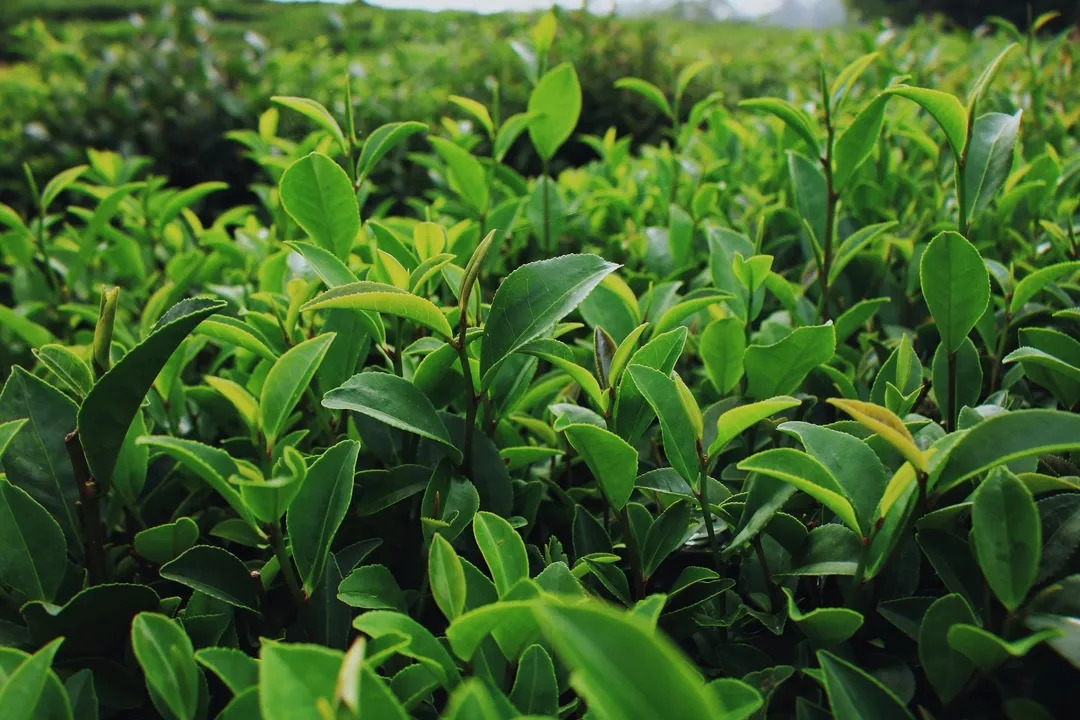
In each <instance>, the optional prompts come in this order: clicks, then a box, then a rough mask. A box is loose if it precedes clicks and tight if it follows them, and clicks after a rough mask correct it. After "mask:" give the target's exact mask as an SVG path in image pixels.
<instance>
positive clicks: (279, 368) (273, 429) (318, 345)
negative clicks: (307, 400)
mask: <svg viewBox="0 0 1080 720" xmlns="http://www.w3.org/2000/svg"><path fill="white" fill-rule="evenodd" d="M334 337H335V335H334V334H333V333H326V334H323V335H319V336H318V337H314V338H311V339H310V340H305V341H304V342H302V343H300V344H299V345H296V346H295V347H293V348H291V349H290V350H289V351H288V352H286V353H285V354H284V355H282V356H281V357H280V358H278V359H277V361H276V362H275V363H274V366H273V367H272V368H270V372H268V373H267V374H266V379H265V380H264V381H263V388H262V394H261V395H260V396H259V427H260V429H261V430H262V435H263V437H264V438H266V446H267V448H273V447H274V443H275V441H276V440H277V439H278V436H279V435H280V434H281V433H282V431H284V430H285V429H286V422H287V421H288V419H289V414H290V413H291V412H292V411H293V408H295V407H296V404H297V403H298V402H300V398H301V396H302V395H303V394H304V390H306V389H307V387H308V385H310V384H311V379H312V378H314V377H315V371H316V370H318V369H319V365H320V364H321V363H322V359H323V357H325V356H326V351H327V349H328V348H329V347H330V343H331V342H333V341H334Z"/></svg>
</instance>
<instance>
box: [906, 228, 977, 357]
mask: <svg viewBox="0 0 1080 720" xmlns="http://www.w3.org/2000/svg"><path fill="white" fill-rule="evenodd" d="M919 282H920V283H921V284H922V291H923V299H925V300H926V306H927V307H928V308H930V314H931V315H933V316H934V323H935V324H936V325H937V328H938V333H939V334H940V335H941V342H942V343H944V345H945V347H946V348H948V350H949V352H956V350H957V349H958V348H959V347H960V343H962V342H963V341H964V338H966V337H967V335H968V333H969V332H971V328H973V327H975V323H976V322H978V321H979V318H980V317H982V314H983V312H985V311H986V305H987V303H988V302H989V300H990V276H989V274H988V273H987V270H986V266H985V265H984V264H983V260H982V256H981V255H979V251H978V250H976V249H975V246H974V245H972V244H971V243H970V242H968V241H967V240H966V239H965V238H964V236H963V235H961V234H960V233H956V232H952V231H950V230H946V231H945V232H942V233H939V234H938V235H937V236H936V237H935V238H934V239H933V240H932V241H931V242H930V245H928V246H927V248H926V251H925V252H924V253H923V254H922V260H921V261H920V263H919Z"/></svg>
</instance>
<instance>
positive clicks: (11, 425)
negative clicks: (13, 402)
mask: <svg viewBox="0 0 1080 720" xmlns="http://www.w3.org/2000/svg"><path fill="white" fill-rule="evenodd" d="M28 422H30V419H29V418H22V419H20V420H8V421H7V422H3V423H0V458H2V457H3V456H4V451H6V450H7V449H8V445H10V444H11V441H12V440H13V439H14V438H15V436H16V435H18V434H19V431H20V430H22V429H23V426H24V425H26V423H28Z"/></svg>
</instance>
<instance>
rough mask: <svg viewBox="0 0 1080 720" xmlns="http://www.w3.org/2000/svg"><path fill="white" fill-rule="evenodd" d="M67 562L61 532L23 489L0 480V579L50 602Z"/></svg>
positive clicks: (36, 597) (23, 591) (32, 595)
mask: <svg viewBox="0 0 1080 720" xmlns="http://www.w3.org/2000/svg"><path fill="white" fill-rule="evenodd" d="M66 564H67V549H66V545H65V541H64V532H63V530H61V529H60V525H59V524H57V522H56V520H54V519H53V518H52V517H51V516H50V515H49V513H48V511H46V510H45V508H43V507H42V506H41V505H40V504H38V503H37V502H36V501H35V500H34V499H33V498H32V497H31V496H30V495H29V494H28V493H27V492H26V491H25V490H22V489H21V488H19V487H16V486H15V485H12V484H11V483H10V482H8V481H7V480H0V582H2V583H3V584H4V585H5V586H8V587H10V588H13V589H15V590H17V591H18V592H19V593H21V594H22V595H23V596H24V597H25V599H26V600H46V601H49V602H51V601H52V600H53V599H54V597H55V596H56V593H57V591H58V590H59V589H60V584H61V582H62V581H63V579H64V570H65V567H66Z"/></svg>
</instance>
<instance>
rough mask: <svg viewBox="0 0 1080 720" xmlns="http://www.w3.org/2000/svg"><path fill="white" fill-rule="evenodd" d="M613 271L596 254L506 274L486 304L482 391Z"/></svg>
mask: <svg viewBox="0 0 1080 720" xmlns="http://www.w3.org/2000/svg"><path fill="white" fill-rule="evenodd" d="M617 267H619V266H618V265H615V264H613V263H609V262H607V261H605V260H603V259H602V258H600V257H598V256H596V255H563V256H561V257H557V258H553V259H551V260H540V261H538V262H533V263H528V264H526V265H522V266H520V267H518V268H516V269H515V270H514V271H513V272H512V273H510V274H509V275H508V276H507V277H506V279H505V280H503V282H502V284H501V285H499V289H498V290H497V291H496V293H495V297H494V298H492V300H491V312H490V313H489V314H488V318H487V324H486V325H485V327H484V344H483V346H482V348H481V352H480V374H481V387H482V388H487V387H488V386H490V384H491V381H492V380H493V379H494V371H495V370H496V369H497V368H498V367H499V365H500V364H501V363H502V362H503V361H504V360H505V359H506V358H507V357H508V356H509V355H510V354H512V353H514V352H516V351H517V350H519V349H520V348H521V347H522V346H523V345H525V344H526V343H528V342H531V341H532V340H535V339H537V338H539V337H541V336H543V335H544V334H545V333H547V332H549V331H550V330H551V329H552V328H554V327H555V324H556V323H557V322H559V320H561V319H563V318H564V317H565V316H566V315H567V314H569V313H570V312H571V311H572V310H573V309H574V308H576V307H577V306H578V304H580V303H581V301H582V300H584V299H585V296H587V295H588V294H589V293H590V292H591V291H592V289H593V288H595V287H596V286H597V285H598V284H599V283H600V281H601V280H602V279H603V278H604V276H605V275H607V274H609V273H611V272H612V271H614V270H615V269H616V268H617ZM448 336H449V333H448Z"/></svg>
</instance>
